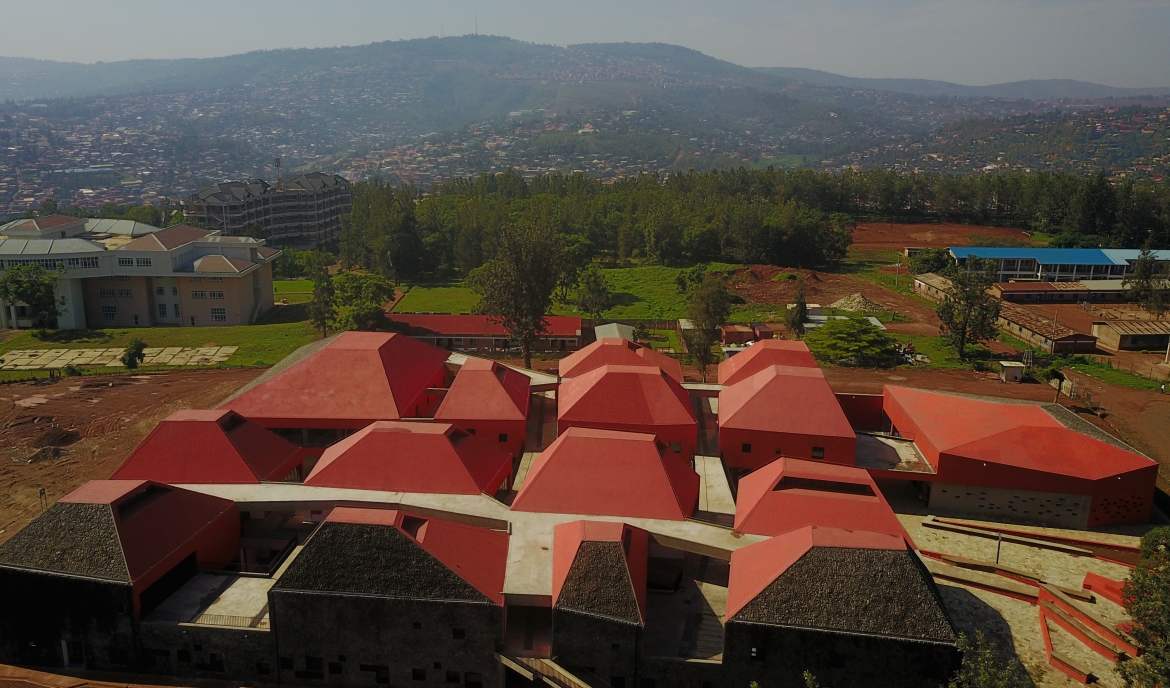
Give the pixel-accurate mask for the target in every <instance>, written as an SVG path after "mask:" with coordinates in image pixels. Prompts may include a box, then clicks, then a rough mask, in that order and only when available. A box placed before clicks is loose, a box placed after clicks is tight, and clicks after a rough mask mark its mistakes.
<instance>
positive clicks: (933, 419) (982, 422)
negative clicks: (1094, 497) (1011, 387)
mask: <svg viewBox="0 0 1170 688" xmlns="http://www.w3.org/2000/svg"><path fill="white" fill-rule="evenodd" d="M885 396H886V399H885V402H884V405H885V407H886V408H887V413H889V414H890V416H891V418H893V419H895V421H894V422H895V424H898V423H899V420H900V418H901V417H902V415H903V414H905V416H907V417H908V418H909V419H910V420H911V421H912V422H913V424H914V425H915V426H916V427H915V429H914V430H910V429H909V428H905V427H901V428H899V430H900V431H902V432H904V433H905V432H914V433H915V436H914V437H913V439H914V441H915V444H916V445H917V446H918V448H919V450H920V451H922V452H923V454H924V456H925V457H926V459H927V460H928V461H931V462H932V463H934V464H935V465H937V463H938V458H939V455H940V454H947V455H950V456H957V457H965V458H969V459H973V460H976V461H987V462H994V463H997V464H1000V465H1004V466H1014V467H1016V468H1023V469H1028V470H1035V471H1044V472H1049V473H1056V474H1060V475H1067V476H1072V477H1077V478H1083V479H1087V480H1100V479H1102V478H1107V477H1110V476H1113V475H1118V474H1120V473H1125V472H1128V471H1132V470H1139V469H1144V468H1149V467H1150V466H1151V465H1153V462H1152V461H1151V460H1150V459H1147V458H1146V457H1144V456H1141V455H1140V454H1135V453H1133V452H1130V451H1126V450H1124V449H1122V448H1120V447H1116V446H1114V445H1112V444H1108V443H1106V442H1102V441H1100V440H1098V439H1094V438H1092V437H1089V436H1088V435H1084V434H1081V433H1079V432H1077V431H1075V430H1071V429H1069V428H1066V427H1065V426H1063V425H1062V424H1061V423H1060V422H1059V421H1057V420H1056V419H1055V418H1053V417H1052V416H1050V415H1048V412H1047V411H1045V410H1044V409H1043V408H1041V407H1040V406H1036V405H1032V404H998V403H994V402H989V401H981V400H978V399H967V398H964V397H959V396H954V395H951V394H941V393H938V392H926V391H922V390H917V389H910V388H906V387H891V386H887V387H886V388H885Z"/></svg>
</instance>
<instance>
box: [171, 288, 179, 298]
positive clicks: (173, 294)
mask: <svg viewBox="0 0 1170 688" xmlns="http://www.w3.org/2000/svg"><path fill="white" fill-rule="evenodd" d="M178 295H179V288H178V287H171V296H178Z"/></svg>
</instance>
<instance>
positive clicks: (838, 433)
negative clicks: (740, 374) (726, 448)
mask: <svg viewBox="0 0 1170 688" xmlns="http://www.w3.org/2000/svg"><path fill="white" fill-rule="evenodd" d="M742 355H743V354H738V355H736V356H735V357H734V358H738V357H739V356H742ZM719 427H720V428H737V429H743V430H763V431H767V432H784V433H792V434H805V435H819V436H822V437H846V438H853V439H856V438H857V434H856V433H854V432H853V428H852V426H850V425H849V419H848V418H846V417H845V412H844V411H842V410H841V404H840V402H838V401H837V396H836V395H835V394H833V390H832V388H830V387H829V383H828V382H827V381H826V380H825V374H824V373H823V372H821V369H820V368H803V367H795V366H780V365H774V366H768V367H766V368H763V369H761V370H760V371H758V372H756V373H755V374H754V375H752V376H750V377H748V378H745V379H741V380H740V381H739V382H738V383H736V384H734V385H732V386H730V387H728V388H727V389H724V390H723V391H721V392H720V393H719Z"/></svg>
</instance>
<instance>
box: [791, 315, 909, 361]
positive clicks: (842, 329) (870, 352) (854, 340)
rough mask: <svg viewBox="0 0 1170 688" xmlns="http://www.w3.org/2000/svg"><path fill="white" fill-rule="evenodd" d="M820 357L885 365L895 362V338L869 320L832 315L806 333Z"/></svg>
mask: <svg viewBox="0 0 1170 688" xmlns="http://www.w3.org/2000/svg"><path fill="white" fill-rule="evenodd" d="M804 343H805V344H807V345H808V349H809V351H811V352H812V355H813V356H814V357H816V358H817V360H821V361H827V362H830V363H837V364H842V365H859V366H875V367H884V366H891V365H893V364H894V362H895V356H894V340H893V338H891V337H890V336H889V335H887V334H886V333H885V332H883V331H882V330H881V329H879V328H878V327H876V326H875V325H873V323H870V322H869V321H868V320H860V319H858V320H854V319H852V318H847V319H843V320H837V319H830V320H829V321H828V322H826V323H825V324H824V325H821V326H820V327H817V328H816V329H814V330H812V331H811V332H809V333H808V334H806V335H805V336H804Z"/></svg>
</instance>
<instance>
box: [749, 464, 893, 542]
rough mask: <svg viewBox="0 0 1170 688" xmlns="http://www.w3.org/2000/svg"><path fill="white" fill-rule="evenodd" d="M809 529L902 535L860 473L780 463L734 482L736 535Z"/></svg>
mask: <svg viewBox="0 0 1170 688" xmlns="http://www.w3.org/2000/svg"><path fill="white" fill-rule="evenodd" d="M809 525H815V526H826V527H832V528H843V529H846V530H866V531H873V532H878V533H884V534H886V535H895V536H899V537H902V536H905V535H906V531H905V529H904V528H903V527H902V523H901V522H900V521H899V520H898V517H897V516H895V515H894V512H893V510H892V509H890V505H889V504H887V503H886V498H885V497H884V496H883V495H882V493H881V491H880V490H878V488H877V485H876V484H875V483H874V481H873V478H871V477H870V476H869V473H868V472H866V471H865V470H864V469H861V468H852V467H849V466H838V465H834V464H826V463H819V462H816V461H802V460H799V459H788V458H781V459H777V460H776V461H773V462H772V463H770V464H768V465H767V466H764V467H763V468H760V469H759V470H756V471H754V472H752V473H750V474H748V475H746V476H744V477H742V478H740V480H739V490H738V492H737V494H736V500H735V529H736V531H738V532H741V533H753V534H756V535H781V534H783V533H787V532H789V531H792V530H796V529H797V528H801V527H804V526H809Z"/></svg>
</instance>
